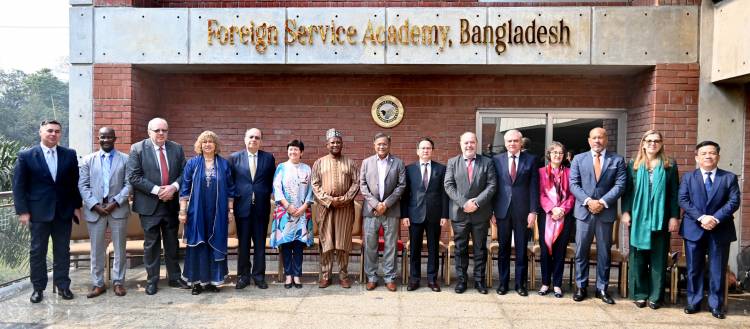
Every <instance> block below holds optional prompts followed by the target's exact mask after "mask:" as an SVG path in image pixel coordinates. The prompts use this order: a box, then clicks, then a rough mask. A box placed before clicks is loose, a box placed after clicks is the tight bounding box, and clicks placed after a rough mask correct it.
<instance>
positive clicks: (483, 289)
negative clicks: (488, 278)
mask: <svg viewBox="0 0 750 329" xmlns="http://www.w3.org/2000/svg"><path fill="white" fill-rule="evenodd" d="M474 288H475V289H476V290H477V291H478V292H479V293H480V294H482V295H486V294H487V285H486V284H484V281H474Z"/></svg>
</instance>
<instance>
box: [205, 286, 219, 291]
mask: <svg viewBox="0 0 750 329" xmlns="http://www.w3.org/2000/svg"><path fill="white" fill-rule="evenodd" d="M203 290H205V291H208V292H219V287H217V286H215V285H212V284H207V285H206V287H205V288H203Z"/></svg>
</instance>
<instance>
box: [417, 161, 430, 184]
mask: <svg viewBox="0 0 750 329" xmlns="http://www.w3.org/2000/svg"><path fill="white" fill-rule="evenodd" d="M425 164H427V184H430V177H431V175H432V161H427V162H422V161H421V160H420V161H419V174H420V175H422V181H423V182H424V165H425Z"/></svg>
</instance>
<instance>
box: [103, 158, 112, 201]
mask: <svg viewBox="0 0 750 329" xmlns="http://www.w3.org/2000/svg"><path fill="white" fill-rule="evenodd" d="M102 169H103V171H104V184H103V185H104V186H102V188H103V190H102V191H103V194H102V196H103V197H104V198H106V197H108V196H109V178H110V176H111V170H112V157H111V156H110V154H109V153H107V152H104V153H103V154H102Z"/></svg>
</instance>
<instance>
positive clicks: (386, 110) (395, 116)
mask: <svg viewBox="0 0 750 329" xmlns="http://www.w3.org/2000/svg"><path fill="white" fill-rule="evenodd" d="M403 118H404V106H403V105H401V101H399V100H398V98H396V97H393V96H391V95H384V96H380V97H379V98H378V99H376V100H375V102H374V103H372V119H373V120H375V123H377V124H378V126H381V127H383V128H393V127H395V126H397V125H398V124H399V123H401V120H402V119H403Z"/></svg>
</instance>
